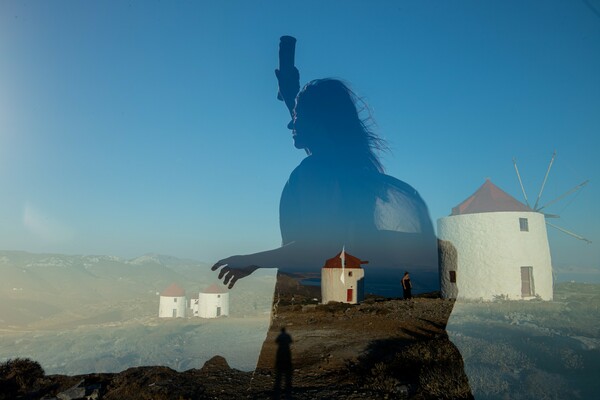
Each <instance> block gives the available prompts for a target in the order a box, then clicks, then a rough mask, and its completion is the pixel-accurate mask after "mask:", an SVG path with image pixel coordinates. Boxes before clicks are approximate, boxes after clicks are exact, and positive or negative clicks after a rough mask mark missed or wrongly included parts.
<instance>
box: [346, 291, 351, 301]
mask: <svg viewBox="0 0 600 400" xmlns="http://www.w3.org/2000/svg"><path fill="white" fill-rule="evenodd" d="M346 301H349V302H351V301H352V289H348V290H347V291H346Z"/></svg>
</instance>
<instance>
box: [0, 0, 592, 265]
mask: <svg viewBox="0 0 600 400" xmlns="http://www.w3.org/2000/svg"><path fill="white" fill-rule="evenodd" d="M598 10H600V2H599V1H598V0H582V1H544V2H540V1H521V0H519V1H485V2H482V1H453V2H444V1H380V2H366V1H344V2H341V1H302V2H299V1H294V2H290V1H280V0H278V1H256V2H248V1H227V2H216V1H210V2H209V1H198V2H191V1H190V2H187V1H186V2H175V3H172V2H151V1H143V2H142V1H140V2H138V1H130V2H116V1H103V2H75V1H68V2H66V1H53V2H42V1H33V2H25V1H21V2H15V1H2V2H0V194H1V196H0V249H5V250H27V251H32V252H57V253H69V254H111V255H118V256H123V257H135V256H138V255H141V254H143V253H147V252H157V253H163V254H170V255H173V256H178V257H187V258H194V259H199V260H204V261H206V262H214V261H216V260H218V259H220V258H224V257H226V256H229V255H232V254H241V253H247V252H254V251H259V250H264V249H268V248H273V247H275V246H277V245H278V244H279V242H280V238H279V226H278V203H279V196H280V193H281V189H282V187H283V185H284V183H285V181H286V179H287V177H288V175H289V173H290V172H291V170H292V169H293V168H294V167H295V166H296V165H297V164H298V163H299V162H300V160H301V159H302V158H303V156H304V154H303V153H302V152H301V151H298V150H296V149H294V147H293V146H292V139H291V135H290V132H289V131H288V130H287V129H286V124H287V122H288V118H287V115H286V110H285V108H284V106H283V103H280V102H278V101H277V100H276V98H275V97H276V81H275V78H274V75H273V69H274V68H275V67H276V66H277V45H278V40H279V36H281V35H283V34H290V35H294V36H296V37H297V38H298V46H297V58H296V59H297V65H298V67H299V68H300V72H301V81H302V82H306V81H308V80H310V79H314V78H322V77H339V78H343V79H345V80H347V81H349V82H350V83H351V84H352V86H353V87H354V89H355V91H356V92H358V94H360V95H361V96H363V97H364V98H365V99H366V101H367V102H368V103H369V104H370V106H371V108H372V109H373V115H374V117H375V119H376V121H377V123H378V132H379V133H380V134H381V135H382V136H383V137H384V138H386V139H387V140H388V141H389V144H390V147H391V149H392V151H391V153H389V154H386V155H384V164H385V166H386V168H387V171H388V173H390V174H391V175H394V176H396V177H398V178H400V179H402V180H405V181H407V182H409V183H410V184H412V185H413V186H414V187H416V188H417V189H418V190H419V191H420V192H421V195H422V196H423V197H424V198H425V200H426V201H427V203H428V205H429V207H430V212H431V216H432V218H433V219H434V220H436V219H437V218H439V217H442V216H445V215H448V214H449V213H450V210H451V208H452V207H453V206H455V205H456V204H458V203H460V202H461V201H462V200H464V199H465V198H466V197H468V196H469V195H471V194H472V193H473V192H474V191H475V190H476V189H477V188H478V187H479V186H480V185H481V184H483V183H484V181H485V178H487V177H489V178H491V179H492V181H493V182H494V183H495V184H497V185H498V186H499V187H501V188H503V189H504V190H505V191H507V192H509V193H510V194H512V195H513V196H515V197H516V198H518V199H522V195H521V191H520V188H519V184H518V181H517V178H516V175H515V173H514V170H513V166H512V158H513V157H517V160H518V162H519V167H520V171H521V174H522V177H523V180H524V183H525V186H526V189H527V190H528V195H529V197H530V198H533V199H535V197H536V196H537V192H538V190H539V188H540V185H541V182H542V179H543V177H544V173H545V170H546V166H547V163H548V161H549V159H550V157H551V155H552V152H553V151H554V150H557V152H558V157H557V159H556V161H555V163H554V167H553V171H552V172H551V174H550V178H549V181H548V183H547V185H546V190H545V193H544V195H543V200H546V201H549V200H551V199H553V198H554V197H556V196H558V195H560V194H562V193H563V192H566V191H567V190H569V189H570V188H571V187H573V186H575V185H576V184H578V183H580V182H582V181H584V180H586V179H590V180H591V182H590V184H589V185H588V187H586V188H585V189H584V190H583V191H582V192H581V193H580V194H579V195H578V196H577V197H576V198H568V199H566V200H565V201H562V202H560V203H558V204H557V205H555V206H553V207H551V208H550V209H549V210H548V211H549V212H554V213H558V214H560V215H561V217H562V218H561V220H559V221H557V223H558V224H559V225H561V226H563V227H565V228H567V229H570V230H573V231H575V232H577V233H579V234H581V235H583V236H585V237H587V238H588V239H590V240H592V241H593V242H594V243H593V244H591V245H588V244H586V243H584V242H581V241H578V240H576V239H573V238H570V237H567V236H565V235H563V234H562V233H559V232H555V231H554V230H552V229H551V228H549V237H550V243H551V249H552V256H553V261H554V264H555V265H559V266H568V265H572V266H576V267H578V268H595V269H596V270H598V271H600V167H599V164H600V163H599V161H598V152H600V146H599V144H600V140H599V139H598V136H599V133H600V13H599V12H598Z"/></svg>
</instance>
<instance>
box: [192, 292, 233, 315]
mask: <svg viewBox="0 0 600 400" xmlns="http://www.w3.org/2000/svg"><path fill="white" fill-rule="evenodd" d="M198 300H199V306H198V311H199V313H198V314H199V315H198V316H199V317H200V318H217V309H218V308H219V307H221V315H220V316H221V317H222V316H226V315H229V293H202V292H200V297H199V298H198Z"/></svg>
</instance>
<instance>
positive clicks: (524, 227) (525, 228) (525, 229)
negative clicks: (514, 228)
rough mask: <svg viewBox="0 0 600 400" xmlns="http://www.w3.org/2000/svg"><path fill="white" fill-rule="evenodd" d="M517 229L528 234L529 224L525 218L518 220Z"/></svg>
mask: <svg viewBox="0 0 600 400" xmlns="http://www.w3.org/2000/svg"><path fill="white" fill-rule="evenodd" d="M519 227H520V228H521V232H529V222H528V221H527V218H519Z"/></svg>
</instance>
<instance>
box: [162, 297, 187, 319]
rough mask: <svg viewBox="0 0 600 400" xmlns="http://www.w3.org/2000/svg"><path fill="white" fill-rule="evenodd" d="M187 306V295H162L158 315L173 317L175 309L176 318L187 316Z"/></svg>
mask: <svg viewBox="0 0 600 400" xmlns="http://www.w3.org/2000/svg"><path fill="white" fill-rule="evenodd" d="M186 308H187V300H186V298H185V296H181V297H171V296H160V303H159V306H158V316H159V317H160V318H173V310H175V317H176V318H183V317H185V309H186Z"/></svg>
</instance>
